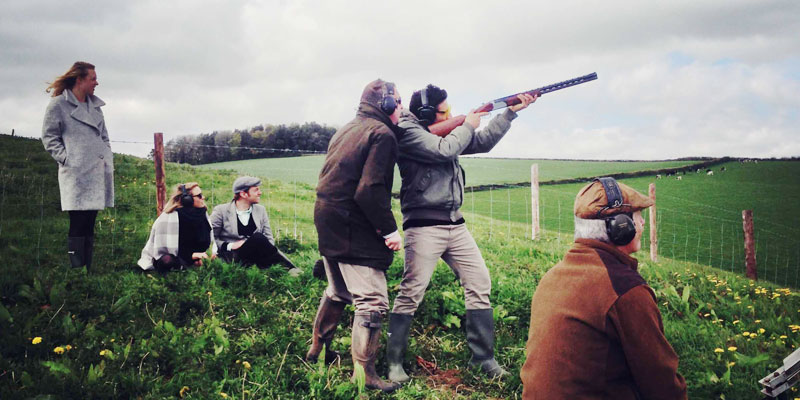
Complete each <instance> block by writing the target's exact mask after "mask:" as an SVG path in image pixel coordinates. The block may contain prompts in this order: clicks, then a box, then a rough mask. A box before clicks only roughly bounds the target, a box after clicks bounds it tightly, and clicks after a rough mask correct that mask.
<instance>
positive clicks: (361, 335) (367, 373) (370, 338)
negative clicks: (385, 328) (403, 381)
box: [350, 311, 400, 393]
mask: <svg viewBox="0 0 800 400" xmlns="http://www.w3.org/2000/svg"><path fill="white" fill-rule="evenodd" d="M380 336H381V313H379V312H375V311H373V312H371V313H369V315H358V314H357V315H356V316H355V318H354V319H353V338H352V341H351V343H350V351H351V353H352V355H353V365H354V366H355V365H356V364H359V365H361V366H362V367H363V368H364V377H365V380H366V382H365V383H366V385H365V386H366V387H367V388H368V389H376V390H380V391H382V392H384V393H391V392H394V391H395V390H397V388H399V387H400V384H398V383H391V382H387V381H384V380H383V379H381V377H379V376H378V373H377V372H375V359H376V358H377V357H378V346H380ZM352 380H353V381H355V371H353V379H352Z"/></svg>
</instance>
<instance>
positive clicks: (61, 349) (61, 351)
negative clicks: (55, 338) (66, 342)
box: [53, 346, 64, 354]
mask: <svg viewBox="0 0 800 400" xmlns="http://www.w3.org/2000/svg"><path fill="white" fill-rule="evenodd" d="M53 353H56V354H64V348H63V347H61V346H58V347H56V348H55V349H53Z"/></svg>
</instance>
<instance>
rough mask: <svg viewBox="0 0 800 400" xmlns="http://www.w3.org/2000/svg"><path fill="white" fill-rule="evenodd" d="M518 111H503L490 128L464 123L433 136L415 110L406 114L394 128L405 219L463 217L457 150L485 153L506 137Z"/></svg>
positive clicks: (462, 198) (461, 187)
mask: <svg viewBox="0 0 800 400" xmlns="http://www.w3.org/2000/svg"><path fill="white" fill-rule="evenodd" d="M516 117H517V114H516V113H515V112H513V111H511V110H510V109H506V111H505V112H503V113H502V114H499V115H497V116H496V117H494V118H493V119H492V120H491V121H490V122H489V124H488V126H487V127H486V128H484V129H481V130H480V131H477V132H475V131H474V129H472V126H471V125H469V124H467V123H465V124H463V125H461V126H459V127H457V128H456V129H453V131H452V132H450V134H449V135H447V136H445V137H439V136H436V135H434V134H432V133H430V132H429V131H428V129H427V128H426V127H425V126H423V125H422V124H421V123H420V122H419V120H418V119H417V117H415V116H414V114H411V113H409V112H407V113H404V114H403V115H402V117H401V118H400V123H399V124H398V127H399V128H400V129H401V130H402V132H403V134H402V136H401V137H400V140H399V142H398V145H399V149H400V154H399V158H398V160H397V165H398V167H400V176H401V178H402V180H403V182H402V187H401V188H400V208H401V210H402V211H403V221H404V222H405V221H408V220H412V219H428V220H440V221H448V220H449V221H451V222H455V221H457V220H459V219H461V217H462V215H461V211H460V208H461V204H462V203H463V202H464V182H465V180H466V177H465V175H464V169H463V168H461V164H459V163H458V156H459V155H460V154H475V153H486V152H488V151H489V150H491V149H492V148H493V147H494V146H495V145H496V144H497V142H499V141H500V139H502V138H503V136H505V134H506V132H508V130H509V128H511V121H512V120H514V118H516Z"/></svg>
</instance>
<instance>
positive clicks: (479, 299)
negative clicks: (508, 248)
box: [392, 224, 492, 315]
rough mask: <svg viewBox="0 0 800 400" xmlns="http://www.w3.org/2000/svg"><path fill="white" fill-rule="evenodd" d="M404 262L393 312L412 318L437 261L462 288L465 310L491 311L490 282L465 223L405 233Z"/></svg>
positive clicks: (415, 229)
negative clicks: (449, 271) (447, 266)
mask: <svg viewBox="0 0 800 400" xmlns="http://www.w3.org/2000/svg"><path fill="white" fill-rule="evenodd" d="M405 252H406V262H405V267H404V270H403V281H402V282H400V292H399V293H398V295H397V298H395V300H394V307H393V308H392V312H393V313H397V314H409V315H414V312H415V311H417V307H419V303H420V302H422V298H423V297H424V296H425V291H426V290H427V289H428V284H429V283H430V281H431V276H432V275H433V270H434V269H435V268H436V263H437V262H438V261H439V258H441V259H442V260H444V262H445V263H447V265H449V266H450V269H452V270H453V273H455V274H456V277H457V278H458V279H459V280H460V281H461V286H462V287H464V302H465V305H466V309H467V310H481V309H486V308H491V307H492V305H491V303H490V302H489V294H490V293H491V292H492V281H491V278H490V277H489V270H488V269H487V268H486V262H485V261H483V256H481V251H480V249H478V244H477V243H475V239H473V238H472V234H470V233H469V230H467V226H466V224H461V225H437V226H425V227H417V228H408V229H406V230H405Z"/></svg>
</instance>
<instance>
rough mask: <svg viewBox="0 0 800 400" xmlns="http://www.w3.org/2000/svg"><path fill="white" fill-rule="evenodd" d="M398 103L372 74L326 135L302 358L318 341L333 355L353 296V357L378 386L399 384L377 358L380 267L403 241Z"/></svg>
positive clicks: (312, 354) (382, 299) (382, 300)
mask: <svg viewBox="0 0 800 400" xmlns="http://www.w3.org/2000/svg"><path fill="white" fill-rule="evenodd" d="M401 111H402V105H401V102H400V95H399V94H398V93H397V88H396V87H395V85H394V84H393V83H391V82H384V81H382V80H380V79H378V80H375V81H373V82H370V83H369V84H368V85H367V87H366V88H364V91H363V93H362V95H361V102H360V104H359V106H358V112H357V113H356V117H355V119H353V120H352V121H350V122H349V123H347V125H345V126H343V127H342V128H341V129H339V130H338V131H337V132H336V134H334V135H333V137H332V138H331V142H330V144H329V145H328V155H327V156H326V157H325V163H324V164H323V166H322V171H321V172H320V174H319V183H318V184H317V201H316V203H315V204H314V225H316V228H317V233H318V235H319V251H320V253H321V254H322V256H323V261H324V263H325V274H326V275H327V278H328V287H327V288H326V289H325V293H324V294H323V296H322V299H321V301H320V305H319V309H318V310H317V316H316V318H315V320H314V333H313V338H312V343H311V348H309V350H308V353H307V354H306V359H307V360H309V361H311V362H315V361H316V360H317V359H318V357H319V354H320V353H321V352H322V349H323V347H325V350H326V353H325V361H326V362H329V363H330V362H333V361H334V360H335V359H336V356H337V354H336V353H335V352H333V351H331V350H330V344H331V341H332V340H333V334H334V332H335V331H336V327H337V325H338V324H339V319H340V317H341V315H342V311H344V307H345V305H346V304H348V303H353V305H354V306H355V309H356V311H355V317H354V318H353V332H352V341H351V345H350V347H351V353H352V356H353V365H354V366H355V365H360V366H361V367H363V368H364V372H365V375H366V386H367V387H368V388H371V389H379V390H382V391H384V392H391V391H393V390H395V389H397V388H398V387H399V385H397V384H392V383H388V382H385V381H383V380H382V379H381V378H380V377H379V376H378V375H377V373H376V372H375V359H376V358H377V354H378V353H377V352H378V345H379V339H380V333H381V324H382V320H383V315H384V314H385V313H386V311H387V310H388V309H389V298H388V292H387V288H386V269H387V268H389V265H390V264H391V263H392V259H393V257H394V254H393V252H394V251H397V250H400V249H401V248H402V247H403V246H402V244H403V241H402V238H401V237H400V234H399V233H398V231H397V223H396V222H395V219H394V215H393V214H392V204H391V190H392V180H393V179H394V165H395V162H396V160H397V138H396V137H395V130H396V124H397V121H398V118H399V117H400V112H401ZM354 376H355V375H354Z"/></svg>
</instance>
